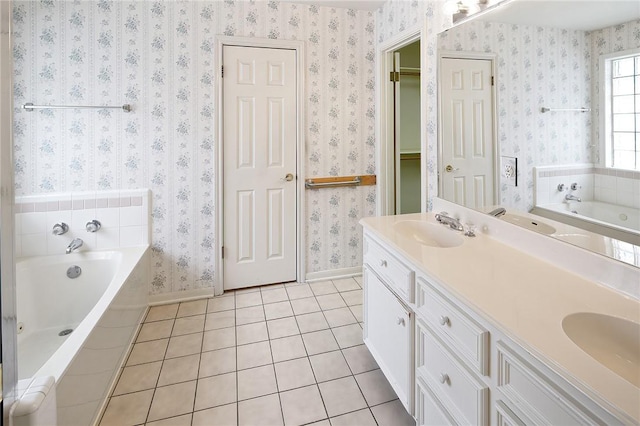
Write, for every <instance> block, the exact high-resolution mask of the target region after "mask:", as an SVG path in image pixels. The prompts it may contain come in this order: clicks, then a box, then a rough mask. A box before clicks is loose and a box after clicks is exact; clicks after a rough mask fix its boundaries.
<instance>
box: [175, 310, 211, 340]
mask: <svg viewBox="0 0 640 426" xmlns="http://www.w3.org/2000/svg"><path fill="white" fill-rule="evenodd" d="M204 320H205V316H204V315H195V316H189V317H183V318H176V322H175V324H174V325H173V331H172V332H171V336H181V335H183V334H191V333H202V332H203V331H204Z"/></svg>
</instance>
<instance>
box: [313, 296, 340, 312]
mask: <svg viewBox="0 0 640 426" xmlns="http://www.w3.org/2000/svg"><path fill="white" fill-rule="evenodd" d="M316 300H317V301H318V304H319V305H320V307H321V308H322V310H323V311H326V310H329V309H337V308H344V307H346V306H347V304H346V303H344V300H342V297H341V296H340V293H333V294H325V295H323V296H316Z"/></svg>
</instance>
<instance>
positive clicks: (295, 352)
mask: <svg viewBox="0 0 640 426" xmlns="http://www.w3.org/2000/svg"><path fill="white" fill-rule="evenodd" d="M271 353H272V354H273V362H281V361H288V360H290V359H295V358H301V357H305V356H307V352H306V351H305V348H304V344H303V343H302V337H301V336H299V335H296V336H289V337H283V338H281V339H273V340H271Z"/></svg>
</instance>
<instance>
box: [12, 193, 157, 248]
mask: <svg viewBox="0 0 640 426" xmlns="http://www.w3.org/2000/svg"><path fill="white" fill-rule="evenodd" d="M149 199H150V193H149V190H146V189H140V190H127V191H98V192H81V193H67V194H50V195H37V196H23V197H16V205H15V213H16V214H15V227H16V236H15V238H16V239H15V243H16V251H15V253H16V254H15V255H16V257H27V256H46V255H54V254H63V253H64V252H65V249H66V247H67V245H69V243H70V242H71V240H72V239H74V238H81V239H82V241H83V242H84V243H83V246H82V247H81V248H80V249H79V250H80V251H87V250H107V249H114V248H119V247H134V246H140V245H148V244H150V231H149ZM93 219H97V220H98V221H99V222H100V223H101V225H102V227H101V228H100V230H98V231H97V232H94V233H91V232H87V230H86V223H87V222H89V221H91V220H93ZM60 222H64V223H66V224H67V225H69V231H68V232H67V233H65V234H63V235H54V234H53V233H52V229H53V225H55V224H56V223H60Z"/></svg>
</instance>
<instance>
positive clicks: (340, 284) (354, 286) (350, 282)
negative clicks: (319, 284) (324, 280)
mask: <svg viewBox="0 0 640 426" xmlns="http://www.w3.org/2000/svg"><path fill="white" fill-rule="evenodd" d="M332 282H333V285H334V287H335V288H336V289H337V290H338V291H339V292H343V291H350V290H360V286H359V285H358V283H357V282H356V280H354V279H353V278H344V279H341V280H332Z"/></svg>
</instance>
